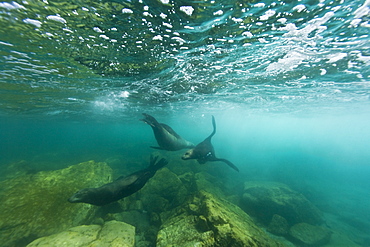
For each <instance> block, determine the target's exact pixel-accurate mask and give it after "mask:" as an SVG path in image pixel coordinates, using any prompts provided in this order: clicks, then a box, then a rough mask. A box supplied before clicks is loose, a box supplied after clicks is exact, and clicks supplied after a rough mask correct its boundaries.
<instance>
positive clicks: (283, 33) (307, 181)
mask: <svg viewBox="0 0 370 247" xmlns="http://www.w3.org/2000/svg"><path fill="white" fill-rule="evenodd" d="M369 20H370V2H369V1H368V0H367V1H359V0H355V1H325V0H321V1H306V0H305V1H263V2H262V1H261V2H258V1H251V2H245V1H231V0H228V1H165V0H161V1H77V2H76V1H47V0H45V1H33V0H32V1H3V2H0V68H1V69H0V77H1V80H0V95H1V97H0V118H1V122H0V131H1V132H0V140H1V142H0V167H3V169H5V167H6V166H8V165H9V164H11V163H13V162H18V161H20V160H26V161H27V162H28V163H29V166H30V167H29V169H30V170H32V171H40V170H54V169H61V168H64V167H67V166H68V165H73V164H76V163H78V162H82V161H87V160H91V159H94V160H97V161H104V160H106V159H108V158H110V157H114V156H117V155H121V156H125V157H127V158H128V159H132V160H147V157H148V156H149V155H150V153H151V152H152V150H151V149H150V148H149V146H150V145H155V144H156V143H155V139H154V136H153V134H152V131H151V129H150V128H149V127H148V126H147V125H145V124H144V123H143V122H141V121H139V119H140V118H142V116H141V113H143V112H146V113H149V114H151V115H153V116H155V117H156V118H157V119H158V120H159V121H160V122H164V123H166V124H169V125H170V126H172V127H173V128H174V129H175V130H176V131H177V132H178V133H179V134H180V135H181V136H183V137H185V138H186V139H188V140H190V141H193V142H194V143H199V142H201V141H202V140H203V139H204V138H205V137H207V136H208V135H209V134H210V133H211V131H212V126H211V115H214V116H215V118H216V122H217V127H218V129H217V134H216V135H215V136H214V138H213V144H214V146H215V149H216V154H217V155H218V156H220V157H223V158H227V159H229V160H231V161H232V162H234V163H235V164H236V165H237V166H238V167H239V168H240V171H241V172H240V174H235V172H234V171H232V170H231V169H229V168H228V167H225V174H224V176H227V177H228V178H230V184H233V183H234V182H235V181H245V180H253V179H262V180H274V181H280V182H284V183H287V184H289V185H291V186H293V187H294V188H295V189H296V190H299V191H300V192H302V193H304V194H305V195H306V196H307V197H308V198H309V199H310V200H311V201H312V202H313V203H314V204H316V205H317V206H318V207H319V208H320V209H321V210H322V211H324V212H326V213H328V214H330V215H336V216H337V217H338V218H340V219H341V220H340V221H339V222H340V223H338V228H341V229H345V231H347V232H351V236H352V239H353V240H354V241H356V243H358V244H360V245H363V246H368V245H369V242H370V240H369V237H368V236H370V232H369V229H370V216H369V215H370V210H369V209H370V182H369V179H368V178H369V176H370V152H369V147H370V130H369V120H370V45H369V44H370V42H369V41H370V37H369V28H370V23H369ZM164 153H165V152H164ZM181 154H182V153H181V152H179V157H180V155H181ZM213 165H216V166H221V167H222V164H212V165H210V164H206V166H209V167H212V166H213ZM115 168H116V169H119V167H115ZM210 169H211V168H210ZM235 183H236V182H235Z"/></svg>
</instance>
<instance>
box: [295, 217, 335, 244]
mask: <svg viewBox="0 0 370 247" xmlns="http://www.w3.org/2000/svg"><path fill="white" fill-rule="evenodd" d="M289 235H290V237H292V238H293V240H294V241H295V242H297V243H298V244H300V245H304V246H321V245H324V244H327V243H329V241H330V235H331V231H330V230H329V229H327V228H324V227H321V226H313V225H310V224H307V223H299V224H296V225H294V226H292V227H291V228H290V230H289Z"/></svg>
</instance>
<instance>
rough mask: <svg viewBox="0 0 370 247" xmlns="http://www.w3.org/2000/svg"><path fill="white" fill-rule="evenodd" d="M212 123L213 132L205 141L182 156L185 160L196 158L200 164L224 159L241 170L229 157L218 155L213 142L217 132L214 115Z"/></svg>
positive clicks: (232, 166)
mask: <svg viewBox="0 0 370 247" xmlns="http://www.w3.org/2000/svg"><path fill="white" fill-rule="evenodd" d="M212 125H213V132H212V133H211V135H210V136H208V137H207V138H206V139H204V141H202V142H201V143H199V144H198V145H196V146H195V147H194V148H192V149H190V150H188V151H187V152H186V153H185V154H184V155H183V156H182V157H181V158H182V159H183V160H190V159H196V160H197V161H198V163H199V164H204V163H206V162H207V161H222V162H225V163H226V164H228V165H229V166H230V167H231V168H233V169H234V170H236V171H239V169H238V168H237V167H236V166H235V165H234V164H233V163H231V162H230V161H228V160H227V159H220V158H217V157H216V155H215V150H214V148H213V145H212V143H211V139H212V136H213V135H214V134H215V133H216V121H215V117H214V116H212Z"/></svg>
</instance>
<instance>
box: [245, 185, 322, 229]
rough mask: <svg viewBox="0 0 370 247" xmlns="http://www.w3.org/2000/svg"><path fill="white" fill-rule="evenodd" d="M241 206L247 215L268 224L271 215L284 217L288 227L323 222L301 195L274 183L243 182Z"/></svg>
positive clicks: (316, 210)
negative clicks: (303, 223) (302, 223)
mask: <svg viewBox="0 0 370 247" xmlns="http://www.w3.org/2000/svg"><path fill="white" fill-rule="evenodd" d="M242 206H243V208H244V209H245V211H246V212H247V213H248V214H251V215H253V216H256V217H257V218H258V219H259V220H260V221H262V222H263V223H264V224H266V225H267V224H269V223H270V221H271V219H272V217H273V215H274V214H278V215H280V216H282V217H284V218H285V219H286V220H287V221H288V223H289V225H294V224H297V223H301V222H306V223H309V224H313V225H317V224H321V223H322V222H323V218H322V215H321V212H320V211H319V209H318V208H316V207H315V206H314V205H313V204H312V203H311V202H310V201H308V200H307V199H306V197H304V196H303V195H302V194H300V193H298V192H296V191H293V190H292V189H290V188H289V187H288V186H287V185H285V184H282V183H275V182H262V181H252V182H245V184H244V194H243V197H242Z"/></svg>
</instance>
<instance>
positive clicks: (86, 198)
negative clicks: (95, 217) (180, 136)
mask: <svg viewBox="0 0 370 247" xmlns="http://www.w3.org/2000/svg"><path fill="white" fill-rule="evenodd" d="M157 159H158V156H156V157H153V156H150V165H149V167H148V168H146V169H143V170H140V171H137V172H135V173H132V174H131V175H128V176H127V177H123V176H121V177H119V178H118V179H117V180H115V181H114V182H112V183H108V184H105V185H103V186H101V187H99V188H86V189H82V190H79V191H77V192H76V193H75V194H74V195H72V196H71V197H70V198H69V199H68V201H69V202H71V203H77V202H83V203H89V204H92V205H96V206H103V205H106V204H109V203H112V202H115V201H118V200H119V199H122V198H124V197H127V196H129V195H132V194H133V193H135V192H137V191H138V190H140V189H141V188H142V187H143V186H144V185H145V183H146V182H148V180H149V179H150V178H151V177H153V176H154V174H155V173H156V171H157V170H158V169H160V168H162V167H163V166H165V165H167V163H168V161H167V160H165V159H163V158H162V159H160V160H159V161H158V162H157Z"/></svg>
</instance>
